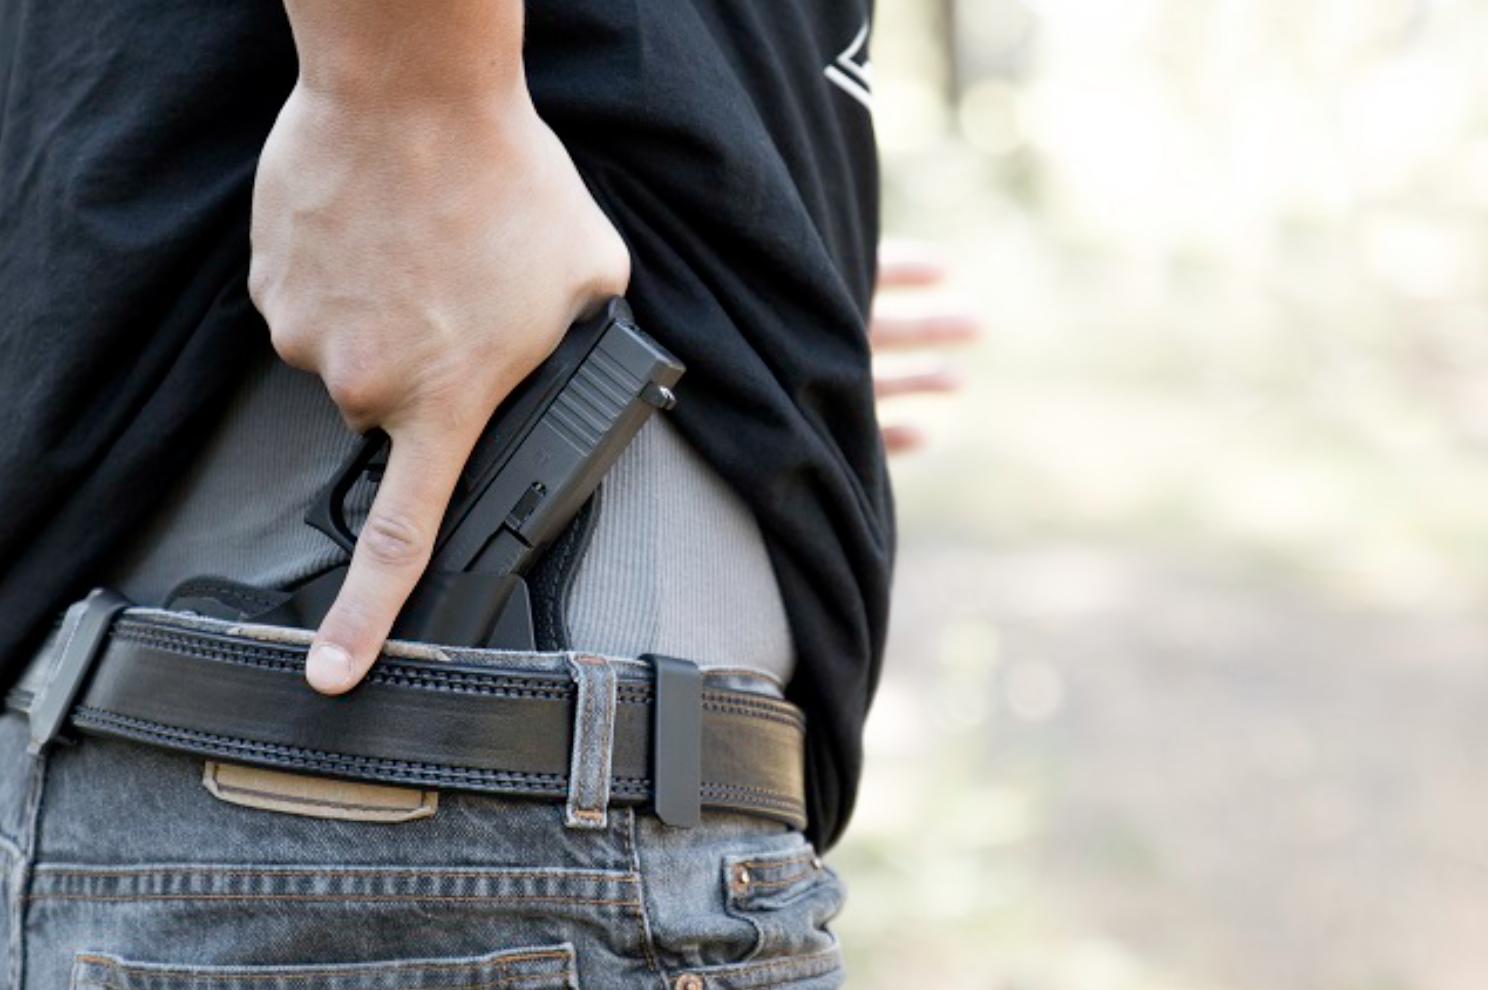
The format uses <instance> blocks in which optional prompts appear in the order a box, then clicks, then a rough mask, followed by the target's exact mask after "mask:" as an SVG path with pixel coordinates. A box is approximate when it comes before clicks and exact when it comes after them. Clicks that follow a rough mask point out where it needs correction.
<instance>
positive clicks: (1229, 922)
mask: <svg viewBox="0 0 1488 990" xmlns="http://www.w3.org/2000/svg"><path fill="white" fill-rule="evenodd" d="M872 54H873V62H874V72H875V94H876V95H875V98H876V113H877V120H878V126H879V128H880V137H881V141H882V147H883V157H884V166H885V177H884V178H885V210H886V213H885V226H886V233H887V234H889V235H891V236H898V237H912V238H916V239H921V240H927V241H930V242H933V243H935V244H937V245H939V246H940V247H941V248H942V250H943V251H944V252H945V253H946V255H947V257H948V259H949V260H950V262H951V266H952V279H951V285H950V287H949V288H950V290H952V291H954V292H957V293H959V294H961V295H962V296H964V297H966V298H967V299H969V300H970V301H972V302H973V303H974V304H975V306H976V308H977V310H978V311H979V312H980V313H981V314H982V317H983V319H984V322H985V326H986V329H985V332H984V336H983V338H982V339H981V340H980V341H979V342H977V343H976V344H974V345H972V346H970V347H966V348H963V349H960V350H958V351H956V352H954V353H953V354H952V355H950V360H951V361H952V362H953V363H954V364H955V365H956V366H957V367H958V368H959V369H960V370H961V371H962V372H963V373H964V375H965V377H966V379H967V388H966V390H965V391H964V392H963V393H961V394H959V395H957V396H955V397H953V398H949V399H947V398H931V399H923V400H921V399H904V400H893V401H892V402H889V403H886V404H885V406H884V410H883V413H884V417H885V419H886V420H890V421H900V422H915V423H920V424H923V425H924V426H925V428H926V430H927V432H928V433H930V435H931V436H932V438H933V442H932V444H931V446H930V447H928V448H927V449H926V450H924V451H923V452H919V453H913V454H909V455H906V456H904V457H900V458H898V459H897V460H896V462H895V465H894V470H895V476H896V486H897V491H898V496H899V507H900V519H901V527H902V532H901V556H900V565H899V572H898V578H897V588H896V605H895V613H894V622H893V633H892V641H891V646H890V656H889V660H888V667H887V672H886V675H885V680H884V685H883V690H882V693H881V695H880V697H879V701H878V704H877V709H876V712H875V714H874V717H873V719H872V721H871V723H870V726H869V733H868V744H869V750H870V769H869V774H868V777H867V779H866V781H865V786H864V791H863V795H862V802H861V805H860V809H859V812H858V815H857V818H856V820H855V823H854V827H853V830H852V831H851V833H850V837H849V839H848V840H847V841H846V842H845V843H844V844H843V845H842V846H841V847H840V848H839V849H838V850H836V851H834V853H833V855H832V857H831V862H832V864H833V865H834V866H835V868H836V869H838V870H839V871H840V872H842V873H843V874H844V875H845V876H846V878H847V880H848V882H849V886H850V889H851V896H850V899H849V904H848V908H847V910H846V912H845V913H844V915H843V917H842V918H841V919H840V921H839V924H838V926H837V927H838V932H839V934H840V936H841V937H842V939H843V942H844V945H845V948H846V950H847V952H848V958H849V965H850V967H851V975H850V981H849V982H850V985H852V986H854V987H856V988H858V990H878V988H883V990H888V988H895V990H900V988H904V987H922V986H923V987H936V988H938V990H961V988H967V990H971V988H997V990H1169V988H1194V990H1235V988H1245V990H1484V988H1488V773H1485V760H1488V703H1485V702H1488V663H1485V662H1484V659H1483V658H1484V657H1485V655H1488V611H1485V605H1488V553H1485V550H1488V5H1485V4H1481V3H1470V2H1466V0H1414V2H1410V0H1310V2H1307V3H1297V2H1296V0H1290V2H1287V0H1125V2H1122V3H1111V2H1097V0H1038V2H1032V0H1021V2H1020V0H959V2H951V0H880V5H879V13H878V18H877V22H876V24H875V27H874V42H873V52H872ZM911 360H912V359H911Z"/></svg>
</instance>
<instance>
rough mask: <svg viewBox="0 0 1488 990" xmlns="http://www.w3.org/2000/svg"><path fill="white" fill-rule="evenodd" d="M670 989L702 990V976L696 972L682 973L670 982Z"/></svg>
mask: <svg viewBox="0 0 1488 990" xmlns="http://www.w3.org/2000/svg"><path fill="white" fill-rule="evenodd" d="M672 990H703V978H702V977H701V976H698V975H697V974H696V973H683V974H682V975H681V976H679V977H677V982H676V983H673V984H672Z"/></svg>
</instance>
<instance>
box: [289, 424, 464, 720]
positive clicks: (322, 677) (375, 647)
mask: <svg viewBox="0 0 1488 990" xmlns="http://www.w3.org/2000/svg"><path fill="white" fill-rule="evenodd" d="M388 433H389V435H390V436H391V437H392V439H393V446H392V450H391V451H390V452H389V454H388V462H387V468H386V470H385V471H384V473H383V477H382V483H381V484H380V485H378V488H377V496H376V497H375V498H374V499H373V501H372V509H371V511H370V512H369V513H368V514H367V521H366V524H365V525H364V526H363V527H362V531H361V533H360V535H358V537H357V543H356V549H355V550H354V551H353V552H352V555H351V567H350V568H349V569H348V570H347V572H346V580H345V582H344V583H343V584H342V586H341V592H340V594H338V595H337V596H336V602H335V604H334V605H332V606H331V609H330V611H329V612H327V613H326V617H325V619H324V620H323V621H322V622H321V624H320V631H319V632H318V633H317V634H316V637H315V642H314V643H313V644H312V645H311V648H310V656H309V659H308V661H307V662H306V665H305V677H306V679H307V680H308V681H309V682H310V686H311V687H313V688H315V690H317V691H319V692H321V693H322V694H344V693H345V692H347V691H349V690H351V689H352V688H353V687H355V686H356V685H357V684H358V683H360V682H361V680H362V678H363V677H365V676H366V674H367V671H368V670H370V669H371V667H372V664H373V663H374V662H376V660H377V656H378V654H379V653H380V652H381V650H382V646H383V644H384V643H385V642H386V641H387V637H388V633H389V632H391V631H392V628H393V623H394V622H395V621H397V618H398V613H399V612H400V611H401V610H402V608H403V605H404V604H405V603H406V602H407V601H408V596H409V595H411V594H412V593H413V589H414V586H415V585H417V584H418V582H419V578H421V577H422V576H423V574H424V569H425V568H426V567H427V566H428V564H429V556H430V554H431V553H432V551H433V548H434V539H435V537H436V536H437V534H438V533H439V524H440V521H441V520H442V519H443V518H444V511H445V509H446V507H448V505H449V500H450V496H451V494H452V493H453V492H454V489H455V482H456V481H457V480H458V478H459V476H460V469H461V468H462V467H463V466H464V464H465V460H466V459H467V458H468V457H469V456H470V451H471V449H472V448H473V447H474V446H475V438H474V437H471V438H469V439H468V440H466V439H465V438H463V437H458V438H452V437H450V436H449V435H448V434H447V433H444V434H436V433H434V432H431V431H427V430H422V429H416V428H405V429H403V430H398V431H396V432H395V431H394V430H393V429H392V428H389V429H388Z"/></svg>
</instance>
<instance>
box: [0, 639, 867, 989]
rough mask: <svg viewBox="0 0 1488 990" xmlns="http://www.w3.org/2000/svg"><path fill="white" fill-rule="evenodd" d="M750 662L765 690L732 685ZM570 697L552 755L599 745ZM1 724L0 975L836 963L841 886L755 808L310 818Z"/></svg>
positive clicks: (494, 982) (330, 978) (114, 747)
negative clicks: (687, 813)
mask: <svg viewBox="0 0 1488 990" xmlns="http://www.w3.org/2000/svg"><path fill="white" fill-rule="evenodd" d="M462 659H468V657H462ZM552 659H553V662H554V663H569V664H570V666H575V665H573V664H572V663H571V661H568V660H565V659H564V658H562V657H561V656H554V657H553V658H552ZM575 674H576V676H583V674H582V672H580V671H579V670H578V669H577V668H576V670H575ZM751 684H752V685H753V688H754V689H757V690H759V691H762V692H767V693H768V692H770V691H773V690H774V689H773V687H772V684H771V682H770V681H769V680H767V679H766V678H763V677H758V676H751V675H747V674H741V675H739V680H738V683H737V684H735V685H734V686H736V687H741V688H748V687H749V686H750V685H751ZM590 708H591V709H592V711H593V713H594V714H593V715H592V716H590V715H588V714H586V715H584V716H581V717H580V723H581V724H579V725H578V726H577V728H578V729H579V731H578V737H579V738H580V740H581V742H587V744H588V747H589V748H587V749H585V750H584V751H582V752H580V753H579V754H578V756H577V759H576V762H575V766H576V767H582V766H601V765H603V764H604V763H605V761H604V759H603V754H602V753H600V752H597V751H595V750H594V749H593V748H592V747H593V746H594V745H595V743H596V741H597V740H603V739H605V738H606V736H605V733H604V726H603V724H602V723H601V722H598V721H592V722H591V721H590V719H591V718H592V719H595V720H597V719H601V718H602V717H603V710H604V706H602V705H596V706H590ZM25 742H26V724H25V720H24V718H23V717H21V716H19V715H16V714H14V713H6V714H5V715H4V716H0V898H3V904H4V912H3V914H0V980H3V983H0V990H63V988H68V987H71V988H76V990H322V988H324V990H503V988H513V990H549V988H552V990H556V988H560V987H563V988H569V990H574V988H584V990H620V988H640V987H646V988H652V990H763V988H767V987H787V988H800V990H825V988H828V987H837V986H840V985H841V982H842V971H841V964H840V961H839V957H838V953H837V947H836V943H835V939H834V938H833V936H832V935H831V934H830V932H829V931H828V929H827V927H826V926H827V922H828V921H829V920H830V919H831V918H832V916H833V915H834V914H835V913H836V912H837V910H838V908H839V907H840V905H841V901H842V888H841V885H840V883H839V881H838V879H837V877H836V876H835V875H834V874H833V873H832V871H831V870H830V869H828V868H826V867H824V866H823V865H822V864H821V862H820V860H818V859H817V857H816V855H815V852H814V851H813V849H812V848H811V846H810V844H809V843H807V841H806V840H805V839H804V837H803V836H802V835H801V834H799V833H797V832H792V831H789V830H788V829H786V828H785V827H784V826H782V825H778V824H774V823H771V822H769V821H766V820H764V819H760V818H753V817H748V816H744V815H734V814H725V813H713V812H710V813H707V814H706V815H705V816H704V823H703V825H702V826H701V827H699V828H696V829H673V828H669V827H666V826H663V825H662V824H661V823H660V822H659V821H657V820H656V818H655V817H654V816H652V815H651V814H649V813H648V812H646V811H644V810H630V809H625V808H610V809H609V811H608V814H607V815H603V816H601V817H600V818H599V819H596V818H595V816H593V815H588V816H584V817H583V821H582V822H579V823H576V822H575V821H574V818H573V811H574V807H575V802H576V801H577V802H578V803H579V804H583V803H585V802H586V801H588V800H589V799H590V796H586V794H585V793H584V792H583V791H582V789H581V788H576V789H575V791H574V792H571V795H570V801H569V806H568V808H567V809H565V806H564V804H563V803H561V802H542V801H529V800H519V799H509V798H500V797H490V796H485V795H476V794H467V793H455V792H445V793H443V794H441V795H440V797H439V802H438V810H437V811H436V812H435V813H434V814H433V815H432V816H430V817H426V818H421V819H417V820H413V821H406V822H400V823H397V824H386V823H380V822H368V821H348V820H340V819H327V818H313V817H304V816H301V815H292V814H284V813H280V812H276V811H271V810H263V809H260V808H253V807H243V806H240V805H237V804H231V803H227V802H224V801H223V800H221V799H219V798H218V797H216V796H214V795H213V794H212V793H210V792H209V791H208V789H207V788H206V787H205V786H204V785H203V761H202V760H201V758H200V757H195V756H189V755H183V754H178V753H173V752H168V751H166V750H163V749H157V748H154V747H151V746H146V745H141V744H136V743H132V742H124V741H116V740H106V739H98V738H88V739H84V740H82V741H81V742H80V743H78V744H77V745H56V746H53V747H52V748H51V750H50V751H49V752H48V753H47V754H46V755H45V756H44V757H42V758H40V759H33V758H31V757H30V756H28V755H27V753H26V751H25ZM576 825H577V827H576Z"/></svg>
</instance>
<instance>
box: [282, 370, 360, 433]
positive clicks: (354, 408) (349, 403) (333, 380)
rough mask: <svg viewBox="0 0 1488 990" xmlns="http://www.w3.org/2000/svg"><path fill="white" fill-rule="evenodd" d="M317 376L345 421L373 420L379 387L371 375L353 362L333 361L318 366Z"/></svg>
mask: <svg viewBox="0 0 1488 990" xmlns="http://www.w3.org/2000/svg"><path fill="white" fill-rule="evenodd" d="M286 360H288V358H286ZM320 377H321V380H322V381H323V382H325V387H326V391H327V392H329V393H330V396H331V401H332V402H334V403H335V404H336V408H337V409H339V410H341V413H342V414H343V415H344V416H346V418H347V419H348V421H351V422H370V421H373V420H375V418H376V415H377V413H378V411H379V410H380V408H381V406H382V390H381V388H379V387H378V384H377V382H376V381H374V380H373V378H372V377H371V376H369V375H367V374H366V373H364V372H363V371H361V370H360V369H358V368H356V367H355V366H354V365H348V364H344V363H337V364H334V365H332V366H331V367H328V368H324V369H322V370H321V372H320Z"/></svg>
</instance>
